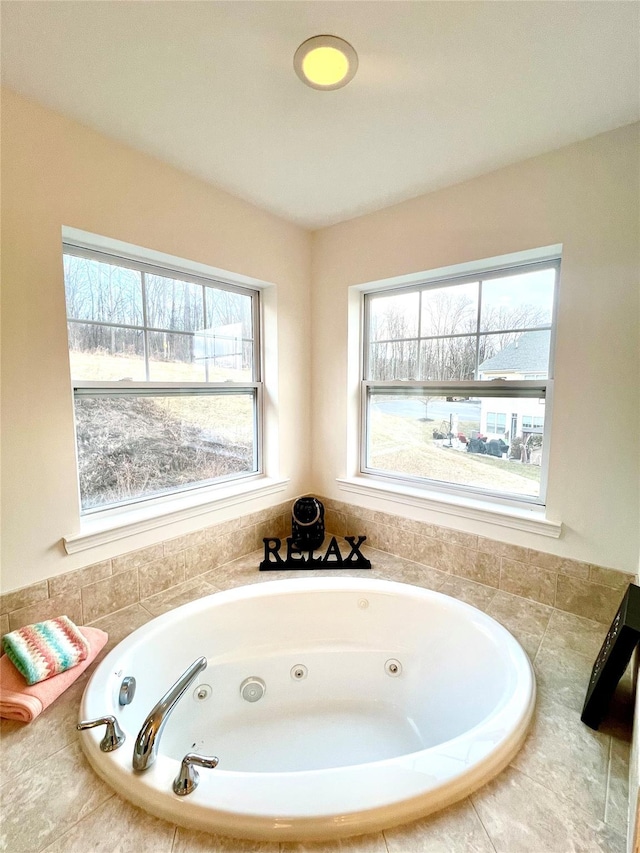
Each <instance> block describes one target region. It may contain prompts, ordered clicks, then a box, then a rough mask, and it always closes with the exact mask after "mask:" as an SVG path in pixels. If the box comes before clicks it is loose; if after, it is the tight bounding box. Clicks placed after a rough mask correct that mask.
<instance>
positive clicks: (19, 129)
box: [2, 91, 311, 590]
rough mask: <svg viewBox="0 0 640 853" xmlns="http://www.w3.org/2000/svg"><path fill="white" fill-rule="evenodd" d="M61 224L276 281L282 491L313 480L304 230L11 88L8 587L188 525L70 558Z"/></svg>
mask: <svg viewBox="0 0 640 853" xmlns="http://www.w3.org/2000/svg"><path fill="white" fill-rule="evenodd" d="M63 225H66V226H71V227H74V228H78V229H82V230H84V231H89V232H92V233H95V234H100V235H103V236H106V237H110V238H113V239H118V240H122V241H125V242H128V243H131V244H134V245H137V246H141V247H144V248H149V249H154V250H156V251H161V252H165V253H168V254H171V255H175V256H177V257H180V258H185V259H188V260H191V261H196V262H199V263H203V264H207V265H210V266H213V267H218V268H220V269H223V270H228V271H231V272H235V273H240V274H243V275H245V276H251V277H254V278H257V279H261V280H264V281H268V282H272V283H274V284H275V285H276V298H277V328H278V340H277V349H278V357H279V375H278V376H277V377H274V376H271V377H269V382H270V385H271V387H272V388H275V387H277V389H278V391H277V393H278V398H277V399H276V400H275V401H274V402H275V404H276V406H277V411H278V417H279V434H278V444H279V449H280V459H281V468H280V473H281V474H282V475H283V476H288V477H290V478H291V483H290V485H289V487H288V489H287V491H285V492H281V493H279V494H278V495H275V496H273V498H271V499H266V498H265V499H263V500H262V501H259V502H257V503H254V504H253V505H250V509H249V510H248V511H249V512H251V511H254V510H258V509H262V508H264V506H267V505H270V504H275V503H278V502H280V501H282V500H283V499H284V498H286V497H287V496H293V495H297V494H300V492H301V491H303V490H304V488H305V487H306V484H307V481H308V458H309V454H308V436H309V405H308V387H309V386H308V376H309V359H310V354H309V349H308V339H309V334H310V312H309V300H310V292H309V288H310V243H311V240H310V236H309V234H308V233H307V232H305V231H304V230H303V229H301V228H298V227H296V226H294V225H292V224H290V223H287V222H285V221H284V220H282V219H278V218H276V217H274V216H271V215H270V214H267V213H265V212H264V211H261V210H259V209H257V208H255V207H253V206H252V205H250V204H247V203H245V202H243V201H240V200H239V199H237V198H234V197H233V196H230V195H228V194H226V193H224V192H222V191H219V190H217V189H215V188H213V187H211V186H208V185H206V184H204V183H202V182H201V181H198V180H196V179H193V178H191V177H189V176H187V175H186V174H184V173H182V172H180V171H178V170H176V169H173V168H171V167H169V166H167V165H165V164H164V163H162V162H160V161H158V160H155V159H153V158H151V157H148V156H145V155H143V154H140V153H137V152H135V151H133V150H131V149H129V148H126V147H124V146H122V145H120V144H118V143H115V142H113V141H111V140H109V139H106V138H105V137H103V136H101V135H99V134H97V133H94V132H93V131H90V130H88V129H86V128H84V127H82V126H80V125H78V124H76V123H74V122H72V121H69V120H67V119H64V118H62V117H61V116H59V115H57V114H55V113H53V112H50V111H48V110H45V109H43V108H41V107H39V106H37V105H35V104H32V103H30V102H28V101H26V100H23V99H22V98H20V97H18V96H16V95H14V94H13V93H11V92H8V91H4V92H3V100H2V243H3V247H2V324H3V325H2V330H3V336H2V347H3V360H2V395H3V406H2V498H3V503H2V509H3V519H2V533H3V542H2V553H3V558H2V586H3V589H4V590H11V589H14V588H16V587H21V586H24V585H26V584H29V583H32V582H34V581H36V580H39V579H41V578H45V577H49V576H52V575H56V574H59V573H61V572H67V571H70V570H72V569H75V568H78V567H80V566H83V565H88V564H90V563H94V562H96V561H98V560H102V559H105V558H107V557H110V556H114V555H115V554H118V553H121V552H123V551H129V550H132V549H133V548H139V547H142V546H144V545H146V544H149V543H151V542H153V541H157V540H158V539H159V538H169V537H170V536H176V535H179V534H180V533H182V532H187V531H188V530H191V529H195V528H196V527H203V526H205V525H211V524H213V523H216V522H217V521H218V520H223V519H224V517H226V516H229V515H237V514H239V510H238V509H237V508H235V512H230V511H227V512H226V515H225V513H220V512H219V513H210V514H208V515H206V516H201V517H199V518H198V519H195V520H193V521H192V522H191V523H189V522H183V523H182V524H173V525H170V526H169V527H167V528H165V529H164V530H162V531H152V532H150V533H146V534H142V535H138V536H136V537H130V538H128V539H127V540H123V541H121V542H118V543H113V544H112V545H110V546H103V547H102V548H98V549H92V550H91V551H88V552H84V553H82V554H76V555H73V556H67V555H66V554H65V553H64V549H63V547H62V544H61V537H62V536H63V535H66V534H69V533H73V532H76V531H77V529H78V497H77V486H76V474H75V451H74V439H73V412H72V399H71V389H70V383H69V366H68V353H67V341H66V322H65V303H64V287H63V277H62V258H61V228H62V226H63Z"/></svg>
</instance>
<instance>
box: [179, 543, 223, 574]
mask: <svg viewBox="0 0 640 853" xmlns="http://www.w3.org/2000/svg"><path fill="white" fill-rule="evenodd" d="M220 556H221V549H220V542H219V541H218V540H217V539H212V540H208V541H207V542H206V543H205V544H204V545H195V546H194V547H192V548H187V550H186V551H185V552H184V569H185V580H189V578H192V577H196V576H197V575H201V574H202V573H203V572H208V571H210V570H211V569H215V567H216V566H219V565H220ZM203 566H204V568H203Z"/></svg>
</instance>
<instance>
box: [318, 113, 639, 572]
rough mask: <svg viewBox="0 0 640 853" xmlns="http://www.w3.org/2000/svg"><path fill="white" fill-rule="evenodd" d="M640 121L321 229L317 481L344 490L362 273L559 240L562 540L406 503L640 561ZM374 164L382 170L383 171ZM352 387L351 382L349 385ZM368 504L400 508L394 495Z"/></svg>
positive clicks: (528, 541)
mask: <svg viewBox="0 0 640 853" xmlns="http://www.w3.org/2000/svg"><path fill="white" fill-rule="evenodd" d="M639 127H640V126H639V125H635V126H629V127H626V128H622V129H620V130H617V131H613V132H611V133H607V134H603V135H601V136H598V137H594V138H593V139H590V140H587V141H586V142H582V143H579V144H576V145H573V146H571V147H568V148H564V149H561V150H559V151H556V152H553V153H550V154H547V155H544V156H541V157H536V158H534V159H531V160H528V161H525V162H523V163H519V164H517V165H514V166H511V167H509V168H505V169H501V170H500V171H497V172H494V173H492V174H489V175H486V176H483V177H480V178H477V179H475V180H472V181H468V182H466V183H464V184H460V185H458V186H454V187H450V188H448V189H444V190H441V191H438V192H434V193H430V194H428V195H424V196H421V197H419V198H416V199H413V200H411V201H408V202H405V203H403V204H400V205H397V206H394V207H390V208H387V209H385V210H382V211H379V212H377V213H374V214H371V215H368V216H362V217H359V218H358V219H354V220H351V221H349V222H344V223H341V224H338V225H335V226H333V227H331V228H326V229H323V230H321V231H319V232H317V233H316V234H315V235H314V246H313V291H312V311H313V318H314V329H316V330H317V332H316V334H315V335H314V338H313V352H312V370H313V378H314V382H313V384H314V398H315V399H316V400H317V401H318V402H317V405H316V406H315V409H314V417H313V420H312V446H313V447H314V469H313V487H314V489H315V490H317V491H318V492H319V493H320V494H325V495H328V496H330V497H334V498H336V499H341V500H351V499H352V497H350V496H348V495H345V493H344V492H342V493H341V492H340V491H339V490H338V488H337V486H336V482H335V478H336V477H340V476H345V475H349V474H351V473H353V472H351V471H348V470H347V469H346V467H345V459H346V429H345V418H346V414H347V403H346V397H347V388H348V384H347V382H348V379H347V288H348V287H349V286H350V285H355V284H361V283H365V282H370V281H376V280H380V279H385V278H388V277H395V276H400V275H405V274H408V273H415V272H418V271H420V270H430V269H436V268H440V267H445V266H449V265H454V264H459V263H463V262H468V261H473V260H479V259H483V258H489V257H495V256H498V255H503V254H508V253H512V252H519V251H523V250H526V249H533V248H537V247H542V246H549V245H554V244H558V243H562V244H563V247H564V249H563V263H562V274H561V286H560V296H559V307H558V340H557V352H556V383H555V386H556V387H555V403H554V409H553V422H552V441H551V473H550V479H549V488H548V501H547V504H548V513H549V516H550V518H551V519H552V520H554V521H562V522H563V525H564V532H563V535H562V537H561V538H560V539H559V540H554V539H549V538H545V537H542V536H539V535H537V534H532V533H522V532H519V531H514V530H509V529H507V528H503V527H496V526H494V525H491V524H487V523H484V522H474V521H471V520H466V519H461V518H454V517H452V516H444V515H442V514H440V513H428V512H426V511H424V510H418V509H413V508H410V507H407V508H402V511H403V512H406V514H407V515H412V516H413V517H416V518H421V519H422V520H425V521H430V520H432V521H434V522H435V523H439V524H443V525H445V526H449V527H454V528H459V529H462V530H465V531H468V532H474V533H481V534H483V535H485V536H489V537H493V538H496V539H502V540H504V541H508V542H512V543H514V544H518V545H523V546H526V547H530V548H536V549H539V550H542V551H548V552H552V553H555V554H557V555H559V556H566V557H572V558H574V559H578V560H584V561H587V562H593V563H597V564H600V565H604V566H610V567H613V568H617V569H622V570H625V571H628V572H635V570H636V569H637V565H638V523H637V520H638V511H639V510H638V502H639V496H638V491H639V488H638V484H639V480H640V477H639V471H638V464H639V457H640V454H639V452H638V446H639V430H640V411H639V408H640V403H639V393H640V379H639V366H640V365H639V342H638V329H639V322H638V321H639V294H640V287H639V279H638V262H639V218H638V217H639V214H638V203H639V196H640V192H639V177H638V172H639V159H638V151H639V150H640V148H639V146H640V136H639ZM372 180H375V176H372ZM349 387H350V386H349ZM358 502H359V503H361V504H362V505H365V506H368V507H371V508H379V509H386V510H387V511H389V512H399V511H400V510H399V509H398V505H397V504H396V505H395V506H396V509H395V510H394V509H393V508H392V505H391V504H390V503H389V502H388V501H383V500H378V499H374V498H364V497H362V498H359V499H358Z"/></svg>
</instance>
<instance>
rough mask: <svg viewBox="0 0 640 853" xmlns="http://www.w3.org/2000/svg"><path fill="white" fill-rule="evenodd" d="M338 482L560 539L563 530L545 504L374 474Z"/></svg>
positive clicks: (347, 488)
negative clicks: (497, 499)
mask: <svg viewBox="0 0 640 853" xmlns="http://www.w3.org/2000/svg"><path fill="white" fill-rule="evenodd" d="M336 483H337V484H338V488H339V489H340V490H341V491H343V492H348V493H351V494H356V495H362V496H364V497H368V498H378V499H380V498H384V499H385V500H388V501H392V502H393V503H398V504H403V505H405V506H412V507H416V508H418V509H422V510H429V511H432V512H438V513H442V514H443V515H448V516H454V517H457V518H467V519H473V520H474V521H484V522H487V523H489V524H495V525H498V526H499V527H509V528H511V529H513V530H524V531H526V532H527V533H538V534H540V535H542V536H549V537H551V538H552V539H559V538H560V535H561V534H562V523H561V522H557V521H550V520H549V519H548V518H547V517H546V514H545V510H544V507H539V506H531V507H524V506H522V507H520V506H507V505H506V504H497V503H496V504H494V503H491V502H490V501H488V500H486V501H485V500H480V499H476V498H468V497H462V496H460V495H453V494H451V495H449V494H445V493H444V492H435V491H430V490H429V489H424V488H418V487H412V486H407V485H404V484H401V483H397V482H394V483H388V482H383V481H382V480H376V478H375V477H374V476H372V475H367V476H366V477H365V476H364V475H362V476H359V477H358V476H356V477H344V478H338V479H337V480H336Z"/></svg>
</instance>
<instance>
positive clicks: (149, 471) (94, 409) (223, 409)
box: [71, 353, 254, 509]
mask: <svg viewBox="0 0 640 853" xmlns="http://www.w3.org/2000/svg"><path fill="white" fill-rule="evenodd" d="M71 355H72V358H71V363H72V371H73V373H74V378H79V377H80V376H82V377H83V378H90V379H94V380H102V381H104V380H116V381H117V380H123V379H125V378H126V379H131V380H133V381H139V380H141V379H143V378H144V377H141V376H140V375H139V374H140V372H141V371H143V370H144V365H143V362H142V360H140V359H133V358H127V357H121V356H111V355H108V354H104V353H99V354H98V353H72V354H71ZM150 367H151V372H152V375H153V372H154V364H153V363H152V364H151V365H150ZM160 367H161V369H162V374H163V377H162V378H163V379H164V380H165V381H167V382H181V381H182V382H184V381H199V380H200V377H196V376H194V375H193V373H192V371H191V366H190V365H188V364H183V363H179V362H178V363H175V362H162V363H160ZM226 373H227V374H228V373H229V371H227V372H226ZM202 378H204V377H202ZM219 378H220V379H224V378H226V379H229V378H230V377H229V376H228V375H226V376H224V377H219ZM253 409H254V395H253V392H252V391H248V392H243V393H239V394H197V395H193V394H192V395H189V394H180V395H178V396H162V395H156V396H140V395H138V396H136V395H135V392H134V393H133V394H132V395H131V396H129V395H127V396H102V397H101V396H83V397H79V398H77V400H76V406H75V412H76V433H77V441H78V462H79V473H80V491H81V495H82V504H83V507H84V508H85V509H87V508H90V507H95V506H104V505H109V504H112V503H118V502H121V501H124V500H130V499H132V498H137V497H140V496H149V495H154V494H159V493H162V492H165V491H167V490H172V489H175V488H176V487H178V488H179V487H183V486H188V485H193V484H198V483H201V482H204V481H209V480H215V479H217V478H219V477H227V476H229V475H233V474H240V473H249V472H251V471H252V470H253V466H254V453H253V443H254V414H253Z"/></svg>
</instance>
